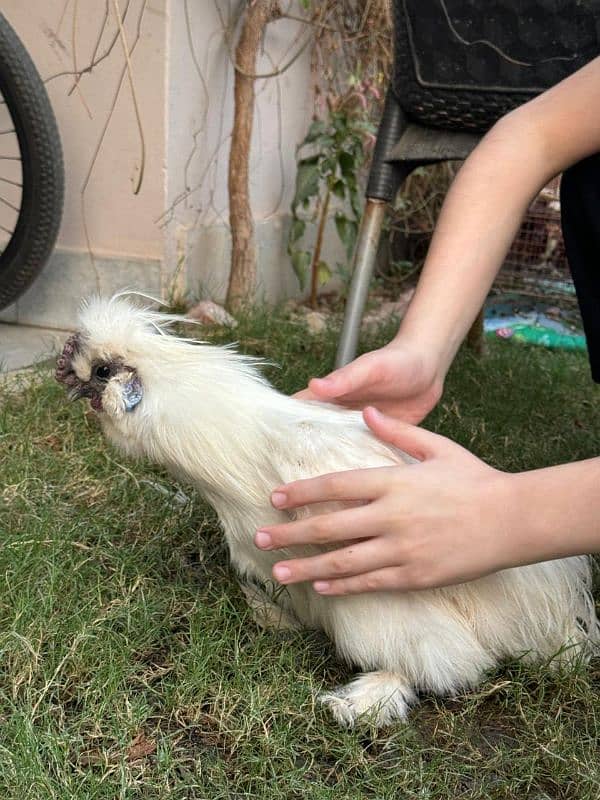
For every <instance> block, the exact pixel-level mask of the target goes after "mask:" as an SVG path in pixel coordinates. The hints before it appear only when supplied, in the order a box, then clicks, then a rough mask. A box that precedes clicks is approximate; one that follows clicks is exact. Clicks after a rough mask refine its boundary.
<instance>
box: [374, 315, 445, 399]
mask: <svg viewBox="0 0 600 800" xmlns="http://www.w3.org/2000/svg"><path fill="white" fill-rule="evenodd" d="M386 347H387V348H388V349H389V350H390V351H392V352H396V353H397V354H398V358H405V357H406V355H407V354H408V355H409V356H410V359H411V361H412V362H413V364H414V366H415V371H416V372H418V375H419V378H420V381H421V382H422V383H425V384H427V385H431V386H433V385H439V387H440V390H441V389H442V388H443V386H444V381H445V379H446V373H447V371H448V367H447V366H446V363H445V359H444V358H443V354H442V352H441V349H440V348H439V347H436V346H435V345H432V346H429V345H428V344H427V342H426V341H425V340H424V339H423V338H419V336H414V335H412V333H410V332H406V331H405V330H404V329H403V328H400V330H399V331H398V333H397V334H396V336H395V337H394V338H393V339H392V340H391V342H389V344H388V345H386Z"/></svg>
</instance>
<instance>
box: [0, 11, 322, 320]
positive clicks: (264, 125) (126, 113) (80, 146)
mask: <svg viewBox="0 0 600 800" xmlns="http://www.w3.org/2000/svg"><path fill="white" fill-rule="evenodd" d="M118 5H119V7H120V9H121V12H123V11H124V10H125V9H126V8H127V15H126V18H125V20H124V31H125V36H126V39H127V41H128V43H129V47H130V48H132V47H133V46H134V45H135V47H134V49H133V51H132V53H131V57H130V61H131V66H132V76H133V84H134V87H135V97H136V98H137V103H138V109H139V114H140V120H141V130H142V134H143V143H144V149H145V159H144V174H143V181H142V185H141V190H140V192H139V194H137V195H136V194H134V186H135V185H136V182H137V180H138V178H139V173H140V169H141V165H142V159H141V136H140V131H139V128H138V124H137V119H136V114H135V106H134V102H133V95H132V90H131V86H130V82H129V76H128V74H127V71H126V69H125V64H126V62H125V58H124V51H123V46H122V43H121V40H120V38H119V29H118V25H117V22H116V17H115V14H114V3H113V0H111V1H110V2H108V3H104V2H100V0H78V2H77V3H75V2H71V3H65V0H28V2H27V3H23V1H22V0H4V2H3V4H2V12H3V13H4V14H5V16H6V17H7V18H8V20H9V21H10V22H11V24H12V25H13V27H14V28H15V29H16V31H17V33H18V34H19V36H20V37H21V38H22V40H23V42H24V43H25V45H26V46H27V48H28V49H29V52H30V53H31V55H32V57H33V59H34V61H35V62H36V64H37V66H38V69H39V71H40V73H41V75H42V77H43V78H44V79H45V81H46V86H47V89H48V93H49V95H50V99H51V102H52V104H53V107H54V110H55V113H56V116H57V120H58V124H59V127H60V131H61V136H62V142H63V148H64V155H65V169H66V184H67V185H66V200H65V210H64V218H63V225H62V228H61V232H60V237H59V242H58V248H57V251H56V253H55V255H54V256H53V258H52V259H51V261H50V263H49V264H48V266H47V267H46V270H45V271H44V273H43V274H42V275H41V276H40V278H38V280H37V281H36V283H35V284H34V286H33V287H32V288H31V289H30V290H29V291H28V292H27V293H26V295H25V296H24V297H23V298H22V299H21V300H19V301H18V302H17V303H16V304H15V306H14V307H12V308H10V309H8V310H6V311H5V312H3V314H2V315H1V316H0V318H2V319H5V320H18V321H20V322H24V323H27V324H36V325H48V326H52V327H69V326H70V325H72V322H73V319H74V315H75V312H76V309H77V306H78V303H79V301H80V299H81V297H82V296H84V295H86V294H89V293H91V292H93V291H96V290H98V289H99V290H100V291H103V292H108V291H113V290H115V289H117V288H120V287H123V286H129V287H132V288H137V289H140V290H144V291H150V292H153V293H154V294H157V293H161V294H162V295H163V296H168V295H169V293H171V292H172V291H173V290H174V289H176V290H178V291H186V290H191V291H192V292H193V293H194V294H196V295H197V294H199V293H200V292H204V293H205V294H210V295H211V296H214V297H216V298H217V299H218V298H220V297H222V296H223V293H224V290H225V287H226V283H227V275H228V270H229V263H228V260H229V233H228V227H227V216H228V209H227V191H226V188H227V161H228V154H229V141H230V139H229V136H230V130H231V119H232V103H233V100H232V88H233V70H232V66H231V58H230V54H229V50H228V45H227V42H226V38H227V37H226V36H224V28H228V26H230V25H232V22H233V20H234V19H235V16H236V12H237V11H238V9H239V6H240V3H239V2H238V1H237V0H236V1H235V2H234V0H231V2H228V0H219V2H214V0H147V2H145V0H129V5H128V4H127V0H118ZM290 5H293V3H291V4H290ZM107 8H108V10H109V12H110V13H109V15H108V18H105V11H106V9H107ZM306 35H307V31H306V30H303V26H302V25H300V24H299V23H297V22H293V21H290V20H281V21H279V22H277V23H274V24H272V25H271V26H269V29H268V33H267V36H266V37H265V42H264V47H263V52H262V55H261V58H260V63H259V66H258V69H259V71H261V72H262V71H264V72H268V71H273V69H274V68H276V67H277V66H279V65H280V64H281V63H285V61H286V59H288V58H289V55H290V53H293V52H294V51H295V49H296V48H297V47H298V46H299V44H301V43H302V41H303V37H304V36H306ZM115 37H117V41H116V43H115V46H114V47H113V48H112V50H110V51H109V45H110V43H111V41H112V40H113V39H114V38H115ZM98 41H99V42H100V44H99V46H98V47H97V43H98ZM96 47H97V51H96V52H97V55H99V56H102V55H103V54H105V53H106V52H107V51H109V52H108V55H107V56H106V57H105V58H103V59H102V60H101V62H100V63H99V64H98V65H97V66H96V67H95V68H94V69H93V70H92V71H91V72H89V73H85V74H83V75H82V76H81V77H80V79H79V80H76V79H75V77H74V76H73V74H69V73H73V72H76V71H77V70H81V69H82V68H84V67H86V66H87V65H88V64H89V63H90V61H91V60H92V57H93V54H94V51H95V50H96ZM119 86H120V87H121V88H120V89H119ZM256 88H257V108H256V117H255V129H254V137H253V145H252V155H251V159H252V161H251V163H252V187H251V189H252V203H253V210H254V212H255V217H256V223H257V238H258V242H259V265H260V279H259V282H260V287H259V292H260V294H261V295H265V296H267V297H269V298H277V297H281V296H284V295H288V294H290V293H292V292H295V291H297V283H296V280H295V278H294V276H293V273H292V272H291V268H290V267H289V264H288V262H287V258H286V256H285V236H286V225H287V222H286V217H287V210H288V208H289V203H290V200H291V195H292V191H293V186H294V180H295V151H296V146H297V143H298V142H299V141H301V140H302V138H303V137H304V134H305V131H306V128H307V126H308V124H309V122H310V117H311V113H312V101H311V80H310V59H309V55H308V51H306V52H305V53H304V54H303V55H302V56H301V57H300V58H299V59H298V60H297V61H295V63H294V64H293V66H292V68H291V69H290V70H289V71H287V72H285V73H284V74H282V75H280V76H277V77H275V78H270V79H268V80H267V79H265V80H259V81H257V86H256ZM94 159H95V162H94ZM93 162H94V163H93ZM92 164H93V166H92Z"/></svg>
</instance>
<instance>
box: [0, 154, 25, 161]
mask: <svg viewBox="0 0 600 800" xmlns="http://www.w3.org/2000/svg"><path fill="white" fill-rule="evenodd" d="M20 160H21V156H1V155H0V161H20Z"/></svg>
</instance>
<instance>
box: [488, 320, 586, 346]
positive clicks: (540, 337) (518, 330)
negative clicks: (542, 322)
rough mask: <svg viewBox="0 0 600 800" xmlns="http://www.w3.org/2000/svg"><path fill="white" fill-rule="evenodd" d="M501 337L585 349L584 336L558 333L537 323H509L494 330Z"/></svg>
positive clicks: (528, 342)
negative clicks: (508, 325) (509, 324)
mask: <svg viewBox="0 0 600 800" xmlns="http://www.w3.org/2000/svg"><path fill="white" fill-rule="evenodd" d="M495 334H496V335H497V336H500V337H501V338H502V339H514V340H515V341H517V342H524V343H526V344H537V345H541V346H542V347H551V348H555V349H561V350H585V349H586V347H587V345H586V341H585V336H583V334H578V333H572V334H571V333H558V332H557V331H553V330H551V329H550V328H542V327H541V326H539V325H511V326H510V328H508V327H507V328H499V329H498V330H497V331H495Z"/></svg>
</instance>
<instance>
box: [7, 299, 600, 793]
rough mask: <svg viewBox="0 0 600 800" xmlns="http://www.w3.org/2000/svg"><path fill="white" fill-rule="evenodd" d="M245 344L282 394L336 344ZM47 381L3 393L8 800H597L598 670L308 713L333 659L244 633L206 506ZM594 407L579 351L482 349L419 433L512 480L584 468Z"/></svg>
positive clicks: (598, 409) (276, 339)
mask: <svg viewBox="0 0 600 800" xmlns="http://www.w3.org/2000/svg"><path fill="white" fill-rule="evenodd" d="M390 333H391V331H382V332H380V335H379V337H373V338H372V339H371V340H370V341H368V342H365V343H364V345H365V347H367V348H370V347H373V346H376V345H377V344H378V343H380V342H382V341H384V340H385V338H386V336H389V335H390ZM236 336H237V337H238V338H239V340H240V342H241V345H242V347H243V348H244V349H245V350H248V351H250V352H253V353H260V354H264V355H265V356H266V357H267V358H268V359H270V360H272V361H274V362H278V363H279V364H280V365H281V367H280V368H277V367H270V368H269V369H268V372H269V376H270V377H271V379H272V380H273V381H274V382H275V383H276V384H277V385H278V386H279V387H280V388H282V389H283V390H284V391H292V390H294V389H298V388H300V387H301V386H302V385H303V384H304V383H305V381H306V379H307V378H308V377H309V376H310V375H313V374H319V373H323V372H324V371H326V370H327V369H328V368H329V367H330V365H331V363H332V360H333V354H334V350H335V341H336V337H335V333H334V332H332V333H329V334H327V335H326V336H324V337H322V338H314V337H310V336H308V335H307V334H306V333H305V332H304V330H303V329H302V328H301V327H299V326H298V325H293V324H292V323H290V322H289V321H286V320H285V319H283V318H281V317H279V316H278V315H277V314H273V313H264V314H261V313H258V312H257V313H256V314H254V315H252V316H251V317H249V318H247V319H245V320H243V321H242V324H241V326H240V328H239V329H238V331H237V332H236ZM226 338H227V334H226V333H223V332H220V333H216V334H215V335H214V339H215V340H216V341H225V340H226ZM41 376H42V377H41V380H34V381H30V382H27V381H26V382H25V383H24V384H23V386H22V387H21V389H20V391H18V392H15V391H14V387H13V389H12V390H10V391H9V390H7V389H4V392H3V393H2V394H0V452H1V456H2V473H1V476H2V477H1V480H0V493H1V494H0V532H1V543H2V544H1V547H0V614H1V621H0V797H2V798H3V800H13V798H14V800H17V799H18V800H22V799H23V798H34V799H35V800H46V798H56V800H58V799H60V800H84V799H85V800H88V798H89V799H90V800H91V798H94V800H95V799H96V798H98V800H114V798H127V799H128V800H129V799H130V798H131V799H133V798H173V800H180V799H181V800H182V799H183V798H211V799H212V798H215V799H216V798H223V800H225V798H233V799H234V800H237V799H238V798H240V799H241V798H262V797H264V798H273V800H278V799H279V798H281V800H283V798H286V800H288V799H289V798H292V799H293V798H298V799H299V798H303V797H309V798H319V799H321V798H322V799H323V800H325V799H326V798H327V799H329V798H332V799H333V798H335V800H344V798H352V800H354V799H356V800H359V798H373V799H375V798H377V800H380V799H381V800H384V799H387V798H390V800H391V798H411V799H412V798H415V800H416V799H417V798H419V799H422V798H432V799H433V798H440V800H441V799H442V798H443V799H444V800H453V799H454V798H498V799H500V798H503V799H504V798H505V799H506V800H509V799H510V800H512V799H513V798H515V799H516V798H518V799H519V800H522V799H523V798H530V800H534V799H535V800H547V799H548V798H551V799H552V800H562V799H564V800H579V799H581V800H583V798H586V799H587V798H590V799H591V798H597V797H598V796H600V766H599V757H598V755H599V754H598V745H597V742H598V739H599V735H600V701H599V700H598V692H597V690H598V687H599V685H600V669H599V665H598V663H597V662H596V663H594V664H592V665H591V666H590V667H587V668H581V669H579V670H577V671H576V672H574V673H564V674H561V673H559V674H556V673H552V674H550V673H549V672H547V671H546V670H545V669H544V668H543V667H539V668H525V667H523V666H522V665H520V664H518V663H517V664H510V665H508V666H507V667H506V668H504V669H502V670H499V671H498V672H497V673H496V674H493V675H491V676H490V677H489V680H488V681H486V683H484V684H483V686H482V687H481V688H480V690H478V691H477V692H476V693H473V694H471V695H468V696H464V697H462V696H461V697H458V698H455V699H452V700H435V699H432V698H427V697H426V698H423V701H422V704H421V705H420V706H419V707H418V708H417V709H416V710H415V711H414V713H413V714H412V716H411V719H410V723H409V724H408V725H397V726H395V727H393V728H391V729H388V730H385V731H380V732H375V731H372V730H370V729H369V728H368V727H364V728H360V729H358V730H354V731H343V730H340V729H339V728H337V727H336V726H334V725H333V724H332V722H331V721H330V719H329V718H328V716H327V714H326V713H325V712H324V711H323V710H322V709H321V708H320V707H319V706H316V705H315V702H314V696H315V693H316V692H317V691H318V690H319V689H320V688H321V687H323V686H325V687H330V686H332V685H334V684H336V683H338V682H341V681H344V680H346V679H347V677H348V676H349V675H350V670H349V669H348V668H347V667H345V666H343V665H341V664H339V663H338V662H337V661H336V659H335V656H334V654H333V652H332V649H331V647H330V645H329V644H328V642H327V641H326V640H325V639H324V638H323V637H322V636H320V635H318V634H315V633H309V632H301V633H289V632H285V633H284V632H264V631H260V630H258V629H257V628H256V626H255V625H254V623H253V622H252V619H251V617H250V615H249V613H248V612H247V610H246V607H245V603H244V600H243V597H242V594H241V592H240V590H239V588H238V586H237V583H236V580H235V576H234V575H233V574H232V572H231V570H230V569H229V566H228V561H227V553H226V550H225V548H224V546H223V543H222V541H221V537H220V536H219V533H218V529H217V525H216V521H215V517H214V515H213V513H212V512H211V510H210V509H209V508H207V507H206V506H205V505H204V504H203V503H202V502H201V501H200V500H199V499H198V498H197V497H195V496H193V495H192V494H191V492H190V490H189V488H188V487H181V488H182V489H183V491H185V492H186V493H187V494H189V495H190V498H191V499H190V501H189V502H187V503H183V504H182V503H181V501H180V500H181V496H179V498H180V499H179V500H178V499H177V495H176V493H177V490H178V489H179V488H180V487H178V486H176V485H175V484H174V482H173V481H172V480H171V479H170V478H169V477H168V476H167V475H166V474H165V473H163V472H161V471H159V470H156V469H154V468H152V467H151V466H149V465H147V464H132V463H126V462H125V461H124V460H123V459H122V457H121V456H120V455H118V454H117V453H115V452H114V451H112V450H111V449H109V448H108V447H107V446H106V445H105V443H104V441H103V439H102V437H101V436H100V433H99V431H98V429H97V426H96V424H95V422H94V420H93V419H92V418H91V417H89V415H87V414H86V411H85V408H84V406H83V404H73V405H71V404H68V403H66V402H65V398H64V394H63V391H62V389H61V388H60V387H59V386H57V385H55V384H54V383H53V381H52V380H51V378H50V377H48V376H47V374H46V373H44V372H43V371H42V372H41ZM1 391H2V390H0V392H1ZM598 400H599V395H598V389H597V388H596V387H594V386H593V385H592V383H591V381H590V379H589V377H588V368H587V363H586V361H585V359H584V358H583V357H582V356H581V355H576V354H566V353H549V352H546V351H542V350H535V349H526V348H521V347H519V346H514V345H512V344H510V343H494V346H492V347H491V350H490V352H489V354H488V356H487V357H485V358H484V359H483V360H481V361H477V360H475V359H474V358H472V357H470V356H469V355H468V354H462V355H461V356H460V357H459V359H458V362H457V364H456V365H455V367H454V369H453V372H452V374H451V376H450V379H449V381H448V385H447V391H446V394H445V398H444V400H443V403H442V404H441V406H440V407H439V409H438V410H437V411H436V412H435V414H434V415H433V416H432V417H431V419H430V420H429V421H428V424H430V425H431V426H432V427H434V428H435V429H436V430H438V431H440V432H442V433H444V434H446V435H448V436H451V437H453V438H455V439H457V440H458V441H460V442H461V443H463V444H465V445H467V446H469V447H470V448H471V449H472V450H474V451H475V452H476V453H478V454H480V455H481V456H482V457H483V458H485V459H487V460H488V461H490V462H492V463H493V464H495V465H497V466H499V467H502V468H504V469H510V470H518V469H526V468H532V467H537V466H543V465H548V464H553V463H558V462H562V461H566V460H570V459H577V458H584V457H587V456H592V455H595V454H597V453H599V452H600V403H599V402H598ZM573 502H574V503H575V502H577V499H576V498H574V499H573Z"/></svg>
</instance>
